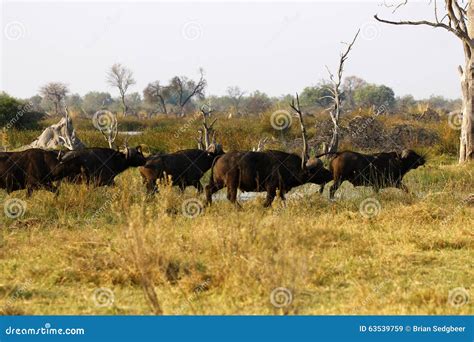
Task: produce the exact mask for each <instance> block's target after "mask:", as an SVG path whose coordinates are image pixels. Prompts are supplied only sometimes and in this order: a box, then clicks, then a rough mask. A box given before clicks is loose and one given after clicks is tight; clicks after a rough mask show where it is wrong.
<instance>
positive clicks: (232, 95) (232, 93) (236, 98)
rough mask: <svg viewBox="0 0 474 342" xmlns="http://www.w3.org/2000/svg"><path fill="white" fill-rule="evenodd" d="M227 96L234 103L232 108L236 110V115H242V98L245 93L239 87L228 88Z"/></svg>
mask: <svg viewBox="0 0 474 342" xmlns="http://www.w3.org/2000/svg"><path fill="white" fill-rule="evenodd" d="M227 95H228V97H229V99H230V101H231V102H232V107H233V109H234V114H236V115H240V104H241V103H242V98H243V96H244V95H245V91H243V90H241V89H240V88H239V87H237V86H234V87H228V88H227Z"/></svg>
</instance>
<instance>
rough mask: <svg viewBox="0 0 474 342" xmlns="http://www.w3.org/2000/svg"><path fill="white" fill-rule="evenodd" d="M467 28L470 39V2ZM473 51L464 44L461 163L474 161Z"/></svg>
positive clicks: (473, 23) (473, 13) (473, 12)
mask: <svg viewBox="0 0 474 342" xmlns="http://www.w3.org/2000/svg"><path fill="white" fill-rule="evenodd" d="M467 21H468V22H467V27H468V32H469V36H470V37H474V5H473V4H472V3H471V2H469V6H468V8H467ZM472 52H473V51H472V49H471V48H470V47H468V46H467V45H466V44H464V54H465V57H466V65H465V67H464V72H463V73H462V74H461V88H462V105H463V106H462V123H461V136H460V142H459V162H460V163H463V162H466V161H471V160H473V159H474V126H473V124H472V120H473V118H474V110H473V105H474V99H473V96H474V83H473V78H474V77H473V76H474V56H473V54H472Z"/></svg>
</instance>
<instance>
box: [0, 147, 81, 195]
mask: <svg viewBox="0 0 474 342" xmlns="http://www.w3.org/2000/svg"><path fill="white" fill-rule="evenodd" d="M58 154H59V151H46V150H41V149H37V148H34V149H29V150H26V151H21V152H2V153H0V188H3V189H6V190H7V192H8V193H11V192H12V191H16V190H22V189H27V191H28V196H31V194H32V192H33V190H35V189H41V188H42V189H46V190H49V191H51V192H54V193H56V192H57V188H56V187H55V186H54V185H53V182H54V181H58V180H61V179H62V178H64V177H66V176H67V174H66V173H65V170H64V166H66V165H67V167H68V169H69V170H73V171H74V172H77V173H79V172H80V166H79V165H78V164H77V163H75V162H67V163H65V164H63V165H62V166H61V165H60V164H61V163H60V161H59V159H58Z"/></svg>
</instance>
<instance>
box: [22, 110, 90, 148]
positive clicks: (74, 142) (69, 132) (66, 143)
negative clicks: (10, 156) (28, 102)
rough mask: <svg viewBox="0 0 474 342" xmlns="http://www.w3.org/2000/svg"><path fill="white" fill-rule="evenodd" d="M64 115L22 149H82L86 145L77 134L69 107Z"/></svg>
mask: <svg viewBox="0 0 474 342" xmlns="http://www.w3.org/2000/svg"><path fill="white" fill-rule="evenodd" d="M64 112H65V114H64V117H63V118H62V119H61V120H60V121H59V122H58V123H57V124H54V125H51V126H49V127H47V128H46V129H45V130H44V131H43V133H41V135H40V136H39V137H38V138H36V140H34V141H33V142H32V143H31V144H29V145H25V146H22V147H20V150H26V149H29V148H42V149H45V150H52V149H60V148H62V147H64V148H67V149H68V150H80V149H82V148H84V147H85V145H84V144H83V143H82V141H81V140H80V139H79V138H78V137H77V136H76V131H75V129H74V127H73V124H72V120H71V117H70V115H69V111H68V108H67V107H65V108H64Z"/></svg>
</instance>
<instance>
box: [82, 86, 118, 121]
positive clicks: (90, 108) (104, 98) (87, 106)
mask: <svg viewBox="0 0 474 342" xmlns="http://www.w3.org/2000/svg"><path fill="white" fill-rule="evenodd" d="M113 103H114V100H113V99H112V96H111V95H110V94H109V93H106V92H99V91H90V92H88V93H87V94H86V95H84V99H83V102H82V108H83V109H84V111H85V112H86V113H87V114H88V115H94V113H95V112H97V111H98V110H101V109H109V108H110V106H111V105H112V104H113Z"/></svg>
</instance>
